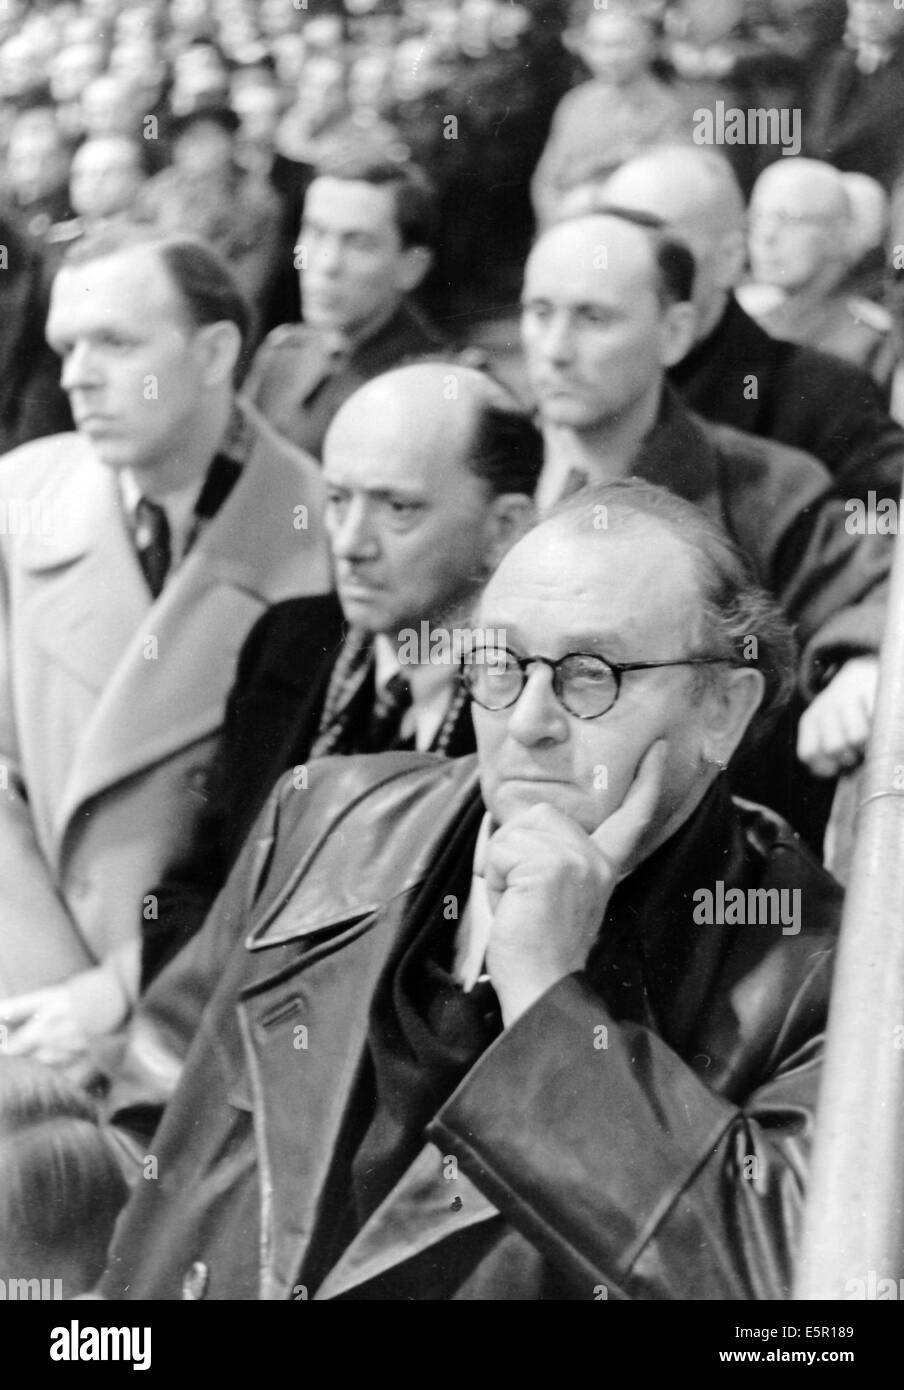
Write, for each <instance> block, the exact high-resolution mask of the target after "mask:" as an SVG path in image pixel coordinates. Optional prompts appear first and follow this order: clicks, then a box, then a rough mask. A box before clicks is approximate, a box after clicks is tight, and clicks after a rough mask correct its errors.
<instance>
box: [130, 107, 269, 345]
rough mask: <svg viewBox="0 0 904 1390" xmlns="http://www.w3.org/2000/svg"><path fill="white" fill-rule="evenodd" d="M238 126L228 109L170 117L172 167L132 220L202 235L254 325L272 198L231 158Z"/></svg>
mask: <svg viewBox="0 0 904 1390" xmlns="http://www.w3.org/2000/svg"><path fill="white" fill-rule="evenodd" d="M240 124H241V122H240V120H239V117H238V116H237V115H236V113H235V112H234V111H233V110H232V108H231V107H229V106H220V105H210V106H199V107H197V108H195V109H194V110H193V111H188V112H186V113H184V114H183V115H180V116H177V117H176V118H174V120H173V123H172V130H171V136H172V164H171V165H170V167H169V168H167V169H164V170H162V171H161V173H159V174H156V175H155V176H154V178H152V179H151V180H150V181H149V183H148V184H147V185H146V186H145V188H144V190H143V191H142V194H141V197H140V199H139V201H138V218H139V220H140V221H147V222H152V223H154V224H155V225H156V226H157V228H158V229H159V230H160V231H161V232H163V233H171V232H189V233H194V234H195V235H196V236H201V237H204V239H205V240H206V241H209V242H210V243H211V245H212V246H214V247H215V248H216V250H217V251H219V252H220V254H221V255H222V256H223V258H224V259H225V260H226V261H227V263H228V265H229V267H230V269H231V270H232V272H233V274H234V275H235V277H236V279H237V280H238V282H239V284H240V286H241V288H242V290H243V291H244V293H245V295H246V297H247V299H248V300H249V302H250V303H251V305H252V306H253V309H254V311H255V322H256V324H257V323H259V321H260V313H261V305H262V303H263V301H264V298H265V297H266V295H267V292H268V290H269V287H270V282H271V280H272V277H273V273H274V268H275V266H276V261H277V255H276V252H277V248H278V245H279V230H280V205H279V198H278V195H277V194H276V193H275V192H274V191H273V189H272V188H271V187H270V186H269V185H268V184H267V183H266V181H265V180H259V179H258V178H256V177H255V176H254V175H253V174H249V173H246V172H245V171H244V170H242V169H241V168H240V167H239V165H238V163H237V161H236V158H235V136H236V132H237V130H238V128H239V125H240Z"/></svg>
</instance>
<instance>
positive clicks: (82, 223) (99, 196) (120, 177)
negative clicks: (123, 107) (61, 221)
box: [69, 135, 147, 236]
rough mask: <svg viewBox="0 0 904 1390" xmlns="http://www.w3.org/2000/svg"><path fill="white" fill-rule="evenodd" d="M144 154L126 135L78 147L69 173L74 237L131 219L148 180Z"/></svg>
mask: <svg viewBox="0 0 904 1390" xmlns="http://www.w3.org/2000/svg"><path fill="white" fill-rule="evenodd" d="M143 154H144V152H143V150H142V147H141V145H140V144H139V143H138V141H137V140H133V139H130V138H129V136H127V135H105V136H96V137H95V138H94V139H93V140H86V141H85V142H84V144H82V145H80V146H79V148H78V149H77V150H76V152H75V154H74V155H73V157H72V168H71V170H70V172H69V202H70V204H71V206H72V211H73V212H74V213H75V218H76V228H75V234H76V235H78V236H83V235H84V234H85V233H86V232H91V231H97V230H99V229H100V228H101V227H102V226H103V225H104V223H105V222H110V221H115V220H128V219H129V218H131V217H132V215H133V213H134V211H135V203H136V200H137V199H138V196H139V194H140V192H141V189H142V187H143V186H144V183H145V180H146V178H147V172H146V170H145V167H144V162H143Z"/></svg>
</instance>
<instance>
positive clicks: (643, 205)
mask: <svg viewBox="0 0 904 1390" xmlns="http://www.w3.org/2000/svg"><path fill="white" fill-rule="evenodd" d="M590 196H591V197H593V196H595V197H597V198H600V199H601V200H602V202H603V203H604V204H605V205H607V206H617V207H620V208H625V209H629V210H633V211H635V212H641V213H649V214H651V215H652V216H654V217H658V218H661V219H662V221H663V222H665V223H667V224H668V226H669V227H670V228H671V229H672V231H674V232H675V233H676V235H677V236H679V237H681V239H682V240H683V241H685V242H686V243H687V244H688V246H689V247H690V248H691V250H692V251H693V253H694V260H695V262H696V266H697V273H696V277H695V282H694V306H695V308H696V311H697V329H696V335H695V341H694V343H693V345H692V347H691V349H690V351H689V352H688V353H687V354H686V355H685V356H684V357H683V358H682V359H681V360H680V361H679V362H677V363H676V364H675V365H674V366H673V367H672V368H671V370H670V372H669V377H670V379H671V382H672V384H673V385H674V386H676V387H677V389H678V390H679V391H680V393H681V395H682V396H683V397H684V400H685V401H686V402H687V404H688V405H689V406H691V408H692V409H694V410H697V411H699V412H700V414H701V415H705V416H706V417H707V419H711V420H714V421H718V422H719V423H722V424H726V425H733V426H734V427H735V428H736V429H741V430H748V431H749V432H750V433H751V434H758V435H764V436H765V437H766V438H767V439H774V440H777V441H778V442H779V443H781V444H790V445H792V446H793V447H794V448H797V449H805V450H806V451H807V452H808V453H811V454H814V455H815V456H816V458H818V459H819V460H820V462H821V463H823V464H824V465H825V467H826V468H827V469H828V470H829V472H830V473H831V474H832V475H833V476H834V478H835V483H836V486H837V488H838V490H839V492H840V493H841V494H842V496H844V497H846V498H847V497H859V498H863V499H867V498H868V496H869V493H870V492H871V491H872V492H874V493H875V494H876V495H877V497H879V498H882V497H890V498H893V499H894V500H895V501H897V499H898V497H899V495H900V491H901V479H902V471H904V433H902V431H901V429H900V427H899V426H898V425H896V424H895V422H894V420H892V419H891V417H890V416H889V414H888V411H887V410H886V408H885V405H884V403H883V401H882V397H881V393H880V391H879V388H878V387H877V386H876V384H875V382H874V381H872V380H871V379H870V377H869V376H868V374H867V373H866V372H863V371H860V370H858V368H856V367H855V366H853V365H852V364H851V363H849V362H842V361H840V360H839V359H838V358H836V357H832V356H830V355H829V354H828V353H823V352H817V351H816V350H814V349H812V348H810V347H805V346H802V345H801V344H798V343H787V342H783V341H782V340H781V339H778V338H773V337H772V336H771V335H770V334H768V333H766V331H765V330H764V329H762V328H760V327H759V325H758V324H757V323H756V322H755V321H754V320H753V319H752V318H751V317H750V316H749V314H746V313H745V312H744V310H743V309H742V308H741V306H740V304H739V303H738V301H737V299H736V298H735V295H734V290H735V288H736V286H737V285H738V284H739V283H740V281H741V279H742V276H743V272H744V266H745V262H746V244H745V232H744V200H743V197H742V195H741V190H740V188H739V187H738V184H737V181H736V179H735V177H734V175H733V173H732V171H731V166H730V164H729V163H728V161H727V160H726V159H725V158H724V157H723V156H722V155H721V154H720V153H719V152H718V151H715V150H704V149H689V148H686V147H684V146H677V145H676V146H668V147H665V148H662V149H658V150H651V151H649V152H648V153H647V154H644V155H639V156H638V157H637V158H636V159H633V160H631V161H629V162H628V163H627V164H624V165H623V166H622V168H621V169H619V170H617V172H616V173H615V174H613V176H612V178H611V179H609V181H608V182H607V184H606V185H605V187H604V188H603V189H602V191H601V193H598V194H596V195H590Z"/></svg>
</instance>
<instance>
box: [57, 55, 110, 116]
mask: <svg viewBox="0 0 904 1390" xmlns="http://www.w3.org/2000/svg"><path fill="white" fill-rule="evenodd" d="M103 65H104V55H103V49H101V48H100V47H99V45H97V44H93V43H77V44H72V45H68V44H67V45H66V46H65V47H63V48H61V49H60V51H59V53H57V55H56V57H55V58H54V60H53V62H52V63H51V65H50V95H51V96H52V97H53V99H54V101H56V102H67V101H78V100H79V99H80V98H81V95H82V93H83V92H84V90H85V88H86V87H87V85H88V83H89V82H90V81H91V80H92V78H94V77H97V76H98V74H99V73H100V72H101V70H102V69H103Z"/></svg>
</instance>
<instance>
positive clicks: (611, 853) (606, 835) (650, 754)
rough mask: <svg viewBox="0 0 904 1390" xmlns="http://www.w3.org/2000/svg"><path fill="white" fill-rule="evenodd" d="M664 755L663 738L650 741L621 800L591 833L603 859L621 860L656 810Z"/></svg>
mask: <svg viewBox="0 0 904 1390" xmlns="http://www.w3.org/2000/svg"><path fill="white" fill-rule="evenodd" d="M667 756H668V744H667V743H666V741H665V739H662V738H660V739H657V740H656V742H655V743H654V744H651V746H650V747H649V748H648V749H647V751H646V753H645V754H644V755H643V757H642V758H641V760H640V764H639V765H638V768H637V773H636V775H635V777H634V781H633V782H632V783H631V785H630V787H629V788H628V791H627V794H626V796H625V799H624V801H623V802H622V804H621V805H620V806H619V807H618V808H617V809H616V810H615V811H613V812H612V815H611V816H608V817H607V818H606V820H604V821H603V823H602V825H601V826H599V827H598V828H597V829H596V830H595V831H594V832H593V834H592V835H591V837H590V838H591V839H592V841H593V843H594V844H595V845H596V847H597V849H599V850H601V851H602V853H603V854H604V855H605V856H606V858H607V859H609V860H614V861H615V862H616V863H623V862H624V860H625V859H627V858H628V856H629V855H630V854H631V852H632V850H634V849H635V848H636V846H637V842H638V840H639V839H640V837H641V835H642V834H643V832H644V830H645V829H646V828H647V826H648V825H649V823H650V821H651V820H652V818H653V814H654V812H655V810H656V805H657V803H658V801H659V795H660V792H661V790H662V780H663V775H664V773H665V762H666V758H667Z"/></svg>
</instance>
